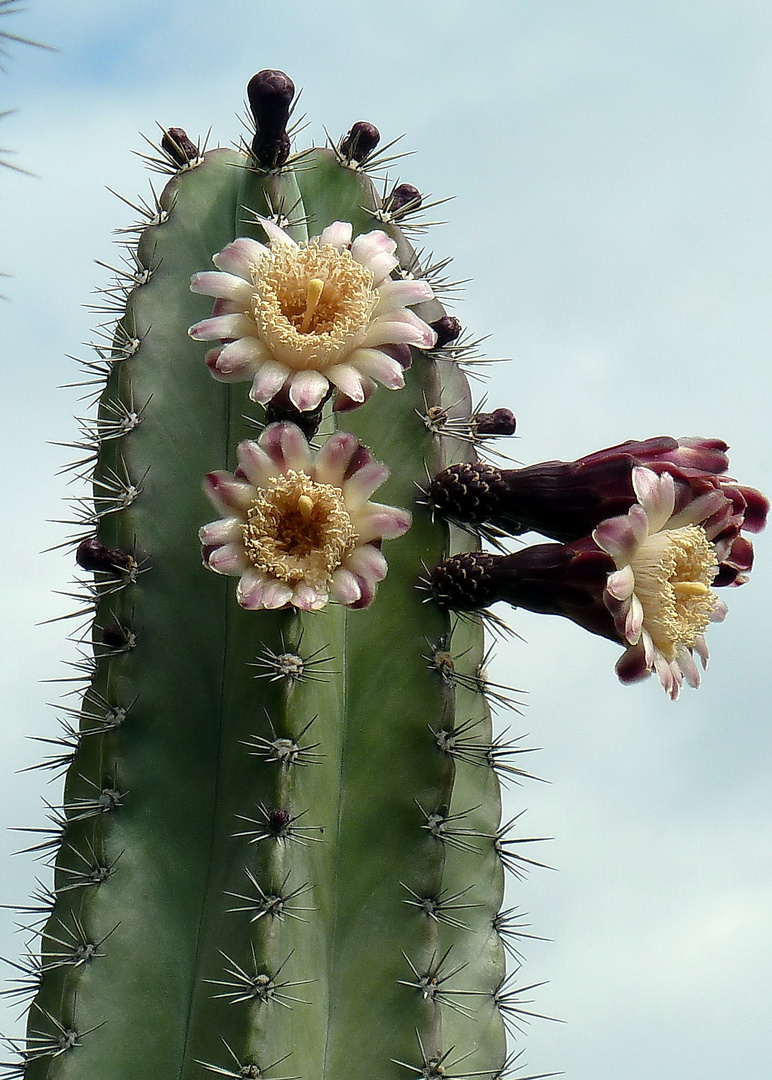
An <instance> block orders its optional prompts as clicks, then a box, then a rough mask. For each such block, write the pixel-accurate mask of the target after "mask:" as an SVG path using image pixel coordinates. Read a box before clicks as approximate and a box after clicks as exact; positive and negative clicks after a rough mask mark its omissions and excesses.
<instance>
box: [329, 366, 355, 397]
mask: <svg viewBox="0 0 772 1080" xmlns="http://www.w3.org/2000/svg"><path fill="white" fill-rule="evenodd" d="M325 375H326V376H327V378H328V379H329V380H330V382H331V383H332V384H333V386H337V388H338V389H339V390H341V391H342V392H343V393H344V394H346V395H347V397H350V398H351V400H352V401H357V402H359V403H361V402H363V401H364V400H365V391H364V376H363V375H362V374H361V373H360V372H359V371H357V369H356V368H355V367H352V366H351V364H334V365H333V367H331V368H328V369H327V371H326V372H325Z"/></svg>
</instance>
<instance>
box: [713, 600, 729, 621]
mask: <svg viewBox="0 0 772 1080" xmlns="http://www.w3.org/2000/svg"><path fill="white" fill-rule="evenodd" d="M728 614H729V608H728V607H727V606H726V604H725V603H724V601H723V600H717V601H716V603H715V606H714V608H713V610H712V611H711V613H710V621H711V622H713V623H721V622H723V621H724V619H725V618H726V617H727V615H728Z"/></svg>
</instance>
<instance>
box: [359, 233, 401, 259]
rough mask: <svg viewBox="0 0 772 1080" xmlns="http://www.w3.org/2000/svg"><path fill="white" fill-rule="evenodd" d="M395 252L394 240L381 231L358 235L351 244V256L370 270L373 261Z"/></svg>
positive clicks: (395, 243)
mask: <svg viewBox="0 0 772 1080" xmlns="http://www.w3.org/2000/svg"><path fill="white" fill-rule="evenodd" d="M396 250H397V242H396V240H392V238H391V237H390V236H389V235H388V234H387V233H385V232H384V231H383V229H373V231H372V232H369V233H360V235H359V236H357V237H355V239H354V241H353V243H352V244H351V254H352V256H353V257H354V258H355V259H356V261H357V262H358V263H362V265H363V266H367V267H368V268H371V263H372V261H373V259H378V258H380V257H381V256H382V255H389V256H393V255H394V252H395V251H396Z"/></svg>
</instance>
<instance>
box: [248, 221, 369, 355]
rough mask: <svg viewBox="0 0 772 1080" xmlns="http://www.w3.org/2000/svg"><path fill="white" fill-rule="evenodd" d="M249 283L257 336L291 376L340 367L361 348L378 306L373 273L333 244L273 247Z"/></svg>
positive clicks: (255, 269)
mask: <svg viewBox="0 0 772 1080" xmlns="http://www.w3.org/2000/svg"><path fill="white" fill-rule="evenodd" d="M252 282H253V285H254V293H253V294H252V312H251V314H252V318H253V319H254V320H255V324H256V326H257V331H258V336H259V337H260V338H261V339H262V340H263V341H264V342H265V343H266V345H268V347H269V348H270V350H271V352H272V353H273V355H274V356H275V357H276V359H277V360H278V361H279V362H280V363H283V364H286V365H287V367H290V368H292V369H294V370H296V371H299V370H303V369H307V368H312V369H314V370H316V371H324V370H325V369H327V368H329V367H331V366H332V365H333V364H338V363H341V362H342V361H343V360H344V359H345V358H346V356H347V354H348V353H350V352H351V351H352V349H355V348H356V347H357V346H358V345H360V344H361V343H362V340H363V339H364V336H365V334H366V332H367V328H368V326H369V324H370V319H371V317H372V314H373V310H374V308H375V305H376V303H377V302H378V292H377V290H376V289H374V288H373V275H372V273H371V272H370V271H369V270H368V269H367V267H365V266H362V264H361V263H358V262H357V261H356V259H354V258H353V257H352V255H351V252H350V251H348V250H346V249H344V250H343V251H338V249H337V248H336V247H333V246H332V244H324V245H319V244H317V243H313V242H312V243H310V244H309V245H308V246H307V247H299V248H296V247H292V246H290V245H289V244H278V243H274V244H273V245H272V246H271V248H270V249H269V250H268V252H267V253H266V254H265V255H264V256H263V258H262V259H261V260H260V262H259V263H258V264H257V265H256V266H253V267H252Z"/></svg>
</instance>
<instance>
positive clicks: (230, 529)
mask: <svg viewBox="0 0 772 1080" xmlns="http://www.w3.org/2000/svg"><path fill="white" fill-rule="evenodd" d="M243 525H244V522H243V520H242V519H241V518H237V517H227V518H220V519H219V520H218V521H210V522H209V523H208V524H207V525H202V526H201V528H200V529H199V530H198V538H199V540H200V541H201V543H202V544H203V545H204V547H219V545H220V544H234V543H238V542H239V541H240V540H241V535H242V529H243Z"/></svg>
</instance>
